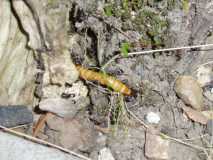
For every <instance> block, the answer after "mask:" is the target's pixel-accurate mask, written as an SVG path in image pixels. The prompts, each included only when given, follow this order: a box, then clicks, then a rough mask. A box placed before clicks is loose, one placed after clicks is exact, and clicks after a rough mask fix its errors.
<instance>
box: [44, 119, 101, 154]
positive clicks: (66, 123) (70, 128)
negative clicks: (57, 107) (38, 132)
mask: <svg viewBox="0 0 213 160" xmlns="http://www.w3.org/2000/svg"><path fill="white" fill-rule="evenodd" d="M47 125H48V127H49V128H50V129H51V130H55V131H57V133H58V134H59V135H54V136H53V138H54V139H55V140H54V141H56V142H59V145H61V146H63V147H65V148H68V149H71V150H81V151H85V152H90V150H91V149H92V148H93V147H94V146H96V138H97V137H98V135H97V132H95V130H94V128H93V124H92V123H91V122H90V121H89V120H87V119H86V118H83V117H82V119H78V118H77V119H74V118H73V119H65V118H61V117H57V116H50V117H48V119H47Z"/></svg>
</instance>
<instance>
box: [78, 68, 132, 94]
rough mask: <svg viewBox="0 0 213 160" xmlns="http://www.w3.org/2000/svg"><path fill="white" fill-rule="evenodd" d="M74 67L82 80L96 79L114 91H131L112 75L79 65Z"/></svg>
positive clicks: (125, 92) (129, 92)
mask: <svg viewBox="0 0 213 160" xmlns="http://www.w3.org/2000/svg"><path fill="white" fill-rule="evenodd" d="M76 68H77V70H78V71H79V74H80V77H81V78H82V79H84V80H89V81H98V82H99V83H100V84H102V85H106V86H108V87H110V88H112V89H113V90H114V91H116V92H120V93H123V94H125V95H131V93H132V91H131V89H129V88H128V87H127V86H126V85H125V84H123V83H122V82H121V81H119V80H117V79H115V78H114V77H112V76H109V75H106V74H104V73H100V72H95V71H92V70H89V69H86V68H84V67H82V66H80V65H77V66H76Z"/></svg>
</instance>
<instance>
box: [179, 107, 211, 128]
mask: <svg viewBox="0 0 213 160" xmlns="http://www.w3.org/2000/svg"><path fill="white" fill-rule="evenodd" d="M182 109H183V111H184V112H185V113H186V115H187V116H188V118H190V119H191V120H193V121H195V122H199V123H201V124H207V121H208V118H206V117H205V116H204V115H203V114H202V112H199V111H196V110H194V109H192V108H190V107H184V106H183V107H182Z"/></svg>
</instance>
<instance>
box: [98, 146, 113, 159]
mask: <svg viewBox="0 0 213 160" xmlns="http://www.w3.org/2000/svg"><path fill="white" fill-rule="evenodd" d="M98 160H115V159H114V157H113V155H112V153H111V151H110V149H109V148H103V149H101V150H100V154H99V155H98Z"/></svg>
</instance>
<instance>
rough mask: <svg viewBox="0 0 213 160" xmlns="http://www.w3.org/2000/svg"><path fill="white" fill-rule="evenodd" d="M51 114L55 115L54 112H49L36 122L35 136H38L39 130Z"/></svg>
mask: <svg viewBox="0 0 213 160" xmlns="http://www.w3.org/2000/svg"><path fill="white" fill-rule="evenodd" d="M50 115H53V114H52V113H50V112H47V113H46V114H44V115H41V116H40V118H39V120H38V122H37V123H36V125H35V127H34V128H33V137H36V136H37V135H38V133H39V131H40V130H41V128H42V127H43V126H44V124H45V122H46V120H47V118H48V117H49V116H50Z"/></svg>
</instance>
